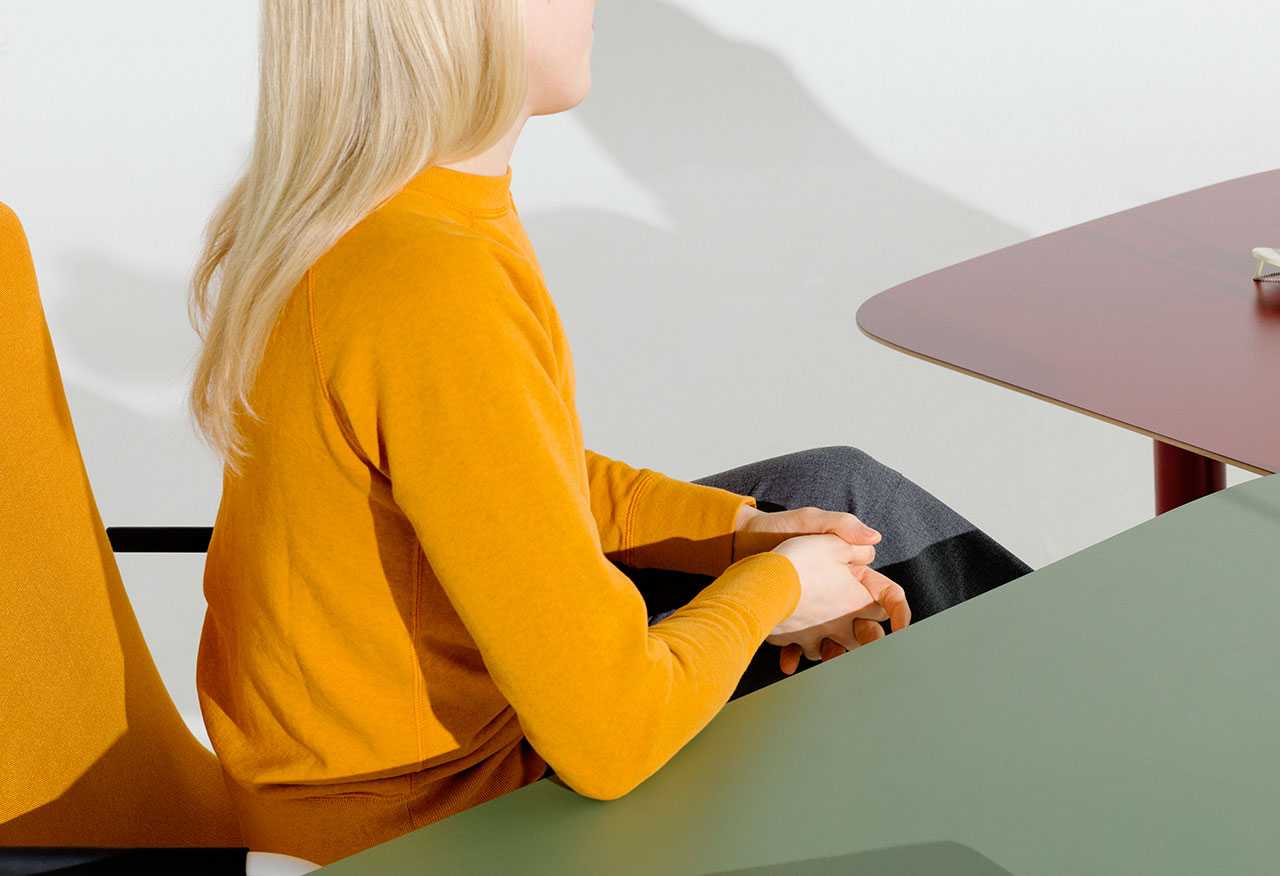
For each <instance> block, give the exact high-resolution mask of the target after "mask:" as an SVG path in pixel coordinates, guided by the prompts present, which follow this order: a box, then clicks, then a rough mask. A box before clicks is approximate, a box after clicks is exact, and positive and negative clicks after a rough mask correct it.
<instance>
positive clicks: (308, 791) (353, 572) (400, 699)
mask: <svg viewBox="0 0 1280 876" xmlns="http://www.w3.org/2000/svg"><path fill="white" fill-rule="evenodd" d="M510 183H511V169H510V167H508V169H507V173H506V174H505V175H504V176H483V175H477V174H470V173H462V172H460V171H455V170H451V169H447V168H442V167H430V168H428V169H427V170H425V171H424V172H423V173H421V174H420V175H418V176H417V177H416V178H415V179H414V180H413V181H412V182H411V183H410V184H409V185H408V186H407V187H406V188H405V189H404V190H403V191H402V192H400V193H399V194H398V195H396V196H395V197H394V198H392V199H391V200H390V201H388V202H386V203H385V204H384V205H383V206H382V207H380V208H379V209H377V210H376V211H374V212H373V213H372V214H370V215H369V216H368V217H367V218H365V219H364V220H363V221H362V222H361V223H360V224H359V225H357V226H356V227H355V228H354V229H352V230H351V231H350V232H348V233H347V234H346V235H345V236H344V237H343V238H342V239H341V240H340V241H339V242H338V243H337V245H336V246H334V247H333V248H332V249H331V250H330V251H329V252H328V253H326V254H325V255H324V256H323V257H322V258H321V259H319V261H317V263H316V264H315V265H314V266H313V267H312V269H311V270H310V272H309V273H308V274H307V275H306V277H305V278H304V280H303V281H302V282H301V283H300V284H299V285H298V287H297V288H296V289H295V290H294V293H293V294H292V296H291V297H290V299H289V301H288V303H287V304H286V306H285V308H284V310H283V311H282V313H281V316H280V319H279V322H278V323H277V325H276V327H275V330H274V332H273V334H272V337H271V341H270V344H269V346H268V349H267V352H266V355H265V357H264V359H263V362H262V365H261V368H260V371H259V372H258V375H257V377H256V379H255V383H254V387H253V390H252V393H251V396H250V399H251V402H252V404H253V406H254V407H255V409H256V410H257V411H258V412H259V413H260V414H261V415H262V417H263V421H262V422H260V423H259V422H255V421H252V420H250V419H249V418H247V417H245V416H243V415H242V416H241V419H240V422H241V426H242V428H243V429H244V432H245V435H246V438H247V440H248V446H249V447H250V449H251V452H252V457H251V459H250V460H249V462H248V463H247V465H246V467H245V470H244V473H243V475H241V476H239V477H237V476H235V475H233V474H232V473H231V472H230V470H229V469H228V470H226V471H224V478H223V493H222V501H221V505H220V507H219V510H218V515H217V520H216V524H215V527H214V533H213V541H212V543H211V545H210V548H209V554H208V561H207V566H206V572H205V579H204V585H205V587H204V589H205V596H206V599H207V600H208V611H207V614H206V617H205V623H204V629H203V633H202V636H201V642H200V652H199V661H198V671H197V680H198V688H199V696H200V704H201V708H202V710H203V714H204V719H205V722H206V724H207V726H208V730H209V735H210V738H211V740H212V742H213V745H214V748H215V750H216V751H217V754H218V755H219V758H220V759H221V762H222V765H223V768H224V770H225V772H226V776H227V778H228V779H229V782H228V784H229V785H230V786H231V791H232V795H233V797H234V798H235V800H236V802H237V804H238V807H239V812H240V817H241V820H242V822H243V827H244V831H245V834H246V841H247V842H248V844H249V845H251V846H252V847H253V848H255V849H259V850H266V851H280V852H287V853H292V854H296V855H301V856H303V857H306V858H310V859H312V860H315V861H317V862H320V863H328V862H330V861H332V860H335V859H336V858H338V857H342V856H345V855H346V854H349V853H352V852H354V851H357V850H358V849H361V848H364V847H366V846H369V845H373V844H375V843H377V842H380V841H383V840H386V839H389V838H391V837H394V836H396V835H398V834H401V833H405V832H407V831H409V830H411V829H413V828H415V827H420V826H423V825H425V824H428V823H430V822H432V821H435V820H437V819H439V818H443V817H445V816H447V815H450V814H452V813H455V812H458V811H459V810H462V809H465V808H467V807H469V806H473V805H475V804H477V803H480V802H482V801H485V800H488V799H490V798H492V797H495V796H497V795H499V794H502V793H505V792H507V791H510V790H513V789H515V788H518V787H520V786H522V785H525V784H527V783H529V782H532V781H534V780H536V779H538V778H540V777H541V776H543V775H544V773H545V772H546V768H547V764H548V763H549V764H550V765H551V767H552V768H554V770H555V772H556V773H557V774H558V775H559V776H560V777H561V779H562V780H563V781H564V782H565V783H566V784H567V785H569V786H570V787H571V788H573V789H574V790H575V791H577V792H579V793H581V794H584V795H586V796H589V797H594V798H598V799H602V800H606V799H612V798H616V797H618V796H621V795H623V794H625V793H627V792H628V791H629V790H631V789H632V788H634V787H635V786H636V785H637V784H639V783H640V782H642V781H643V780H644V779H645V778H647V777H648V776H650V775H651V774H652V773H653V772H654V771H655V770H657V769H658V768H659V767H661V766H662V765H663V764H664V763H666V762H667V761H668V760H669V759H670V758H671V757H672V756H673V755H674V754H675V753H676V752H677V751H679V750H680V748H681V747H682V746H684V745H685V744H686V743H687V742H688V741H689V740H690V739H691V738H692V737H693V736H694V735H696V734H697V733H698V732H699V731H700V730H701V729H702V728H703V727H704V726H705V725H706V724H707V722H708V721H710V720H711V718H712V717H713V716H714V715H715V714H716V712H717V711H718V710H719V709H720V708H721V707H722V706H723V705H724V704H725V703H726V702H727V700H728V698H729V696H730V694H731V693H732V692H733V689H734V687H735V685H736V683H737V681H738V679H739V678H740V677H741V675H742V673H743V671H744V670H745V668H746V666H747V663H748V662H749V660H750V658H751V655H752V654H753V653H754V651H755V650H756V648H757V647H758V646H759V645H760V644H761V642H763V640H764V638H765V636H766V635H767V634H768V631H769V630H770V629H771V628H772V627H774V626H775V625H776V624H778V623H779V622H780V621H781V620H783V619H784V618H785V617H787V616H788V615H789V614H790V613H791V612H792V611H793V610H794V608H795V605H796V603H797V601H798V600H799V594H800V587H799V578H798V575H797V573H796V570H795V567H794V566H793V565H792V564H791V562H790V560H788V559H787V558H786V557H784V556H782V555H780V554H777V553H772V552H770V553H762V554H756V555H753V556H749V557H745V558H743V559H741V560H738V561H737V562H736V563H731V560H732V545H733V522H734V518H735V517H736V515H737V513H738V510H739V508H740V507H741V505H742V504H743V503H746V504H749V505H752V506H754V505H755V501H754V499H752V498H751V497H750V496H741V495H738V494H735V493H732V492H728V491H726V490H721V489H718V488H714V487H709V486H704V485H700V484H692V483H688V482H685V481H681V480H677V479H674V478H670V477H667V476H665V475H663V474H661V473H660V472H657V471H655V470H653V469H648V468H632V467H630V466H628V465H627V464H625V463H623V462H621V461H619V460H616V459H611V458H609V457H607V456H604V455H602V454H599V453H596V452H593V451H591V450H587V449H585V448H584V446H583V439H582V429H581V425H580V423H579V419H578V415H577V411H576V408H575V404H574V371H573V363H572V359H571V356H570V351H569V344H568V341H567V339H566V337H565V334H564V331H563V329H562V327H561V323H560V320H559V317H558V315H557V313H556V308H555V306H554V304H553V303H552V300H551V297H550V295H549V294H548V292H547V288H546V285H545V283H544V281H543V277H542V273H541V270H540V268H539V266H538V262H537V259H536V258H535V255H534V252H533V248H532V246H531V245H530V243H529V240H528V238H527V237H526V235H525V232H524V230H523V228H522V226H521V223H520V218H519V215H518V213H517V211H516V207H515V204H514V203H513V200H512V197H511V191H510ZM604 294H607V292H606V293H604ZM611 558H613V559H617V560H619V561H621V562H624V563H627V564H630V565H632V566H637V567H655V568H669V569H678V570H684V571H689V572H698V573H702V574H706V575H711V576H716V577H715V580H714V581H713V582H712V583H711V584H710V585H709V586H708V587H707V588H706V589H705V590H703V591H702V593H700V594H699V595H698V596H697V597H696V598H695V599H694V600H693V601H692V602H690V603H689V604H688V605H687V606H685V607H683V608H681V609H680V610H679V611H677V612H675V613H674V614H673V615H671V616H670V617H668V618H666V619H664V620H663V621H661V622H659V623H658V624H655V625H654V626H652V627H650V626H648V624H647V615H646V611H645V604H644V600H643V598H642V597H641V596H640V594H639V592H638V591H637V590H636V589H635V587H634V585H633V584H632V582H631V581H630V579H628V578H627V576H626V575H625V574H623V572H622V571H621V570H619V569H618V568H616V567H615V566H614V565H613V564H612V563H611V562H610V559H611Z"/></svg>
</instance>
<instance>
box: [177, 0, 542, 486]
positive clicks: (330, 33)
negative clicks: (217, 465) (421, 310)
mask: <svg viewBox="0 0 1280 876" xmlns="http://www.w3.org/2000/svg"><path fill="white" fill-rule="evenodd" d="M520 2H521V0H263V5H262V33H261V70H260V78H261V81H260V86H259V96H258V119H257V130H256V133H255V138H254V144H253V152H252V156H251V157H250V160H249V164H248V168H247V169H246V170H245V172H244V173H243V175H242V176H241V177H240V179H239V180H238V181H237V182H236V184H235V186H234V187H233V189H232V191H231V193H230V195H228V196H227V198H226V199H225V200H224V201H223V202H222V204H221V205H219V207H218V209H217V211H216V212H215V213H214V215H213V218H212V219H211V220H210V222H209V226H208V228H207V230H206V238H205V245H204V249H203V252H202V254H201V256H200V260H199V264H198V266H197V268H196V271H195V276H194V278H193V281H192V288H191V297H190V301H189V307H188V315H189V317H190V319H191V323H192V325H193V326H194V327H195V329H196V331H197V333H198V334H199V335H200V337H201V339H202V340H203V342H204V343H203V347H202V349H201V352H200V356H199V359H198V361H197V363H196V369H195V373H194V376H193V379H192V387H191V393H190V396H189V399H188V401H189V405H190V411H191V413H192V414H193V416H194V418H195V421H196V423H197V425H198V429H199V431H200V432H201V433H202V434H203V436H204V438H205V440H206V441H207V442H208V443H209V444H210V445H211V446H212V447H213V448H214V449H215V450H216V451H217V452H218V453H219V455H220V456H221V457H222V459H223V461H224V462H225V463H226V464H227V465H228V466H230V467H231V468H232V470H234V471H236V472H237V473H239V472H240V466H239V461H240V459H241V458H243V457H244V456H245V454H246V450H245V447H244V443H243V438H244V436H243V435H242V434H241V433H240V432H239V430H238V429H237V427H236V416H237V405H242V406H243V409H244V411H245V413H247V414H248V415H249V416H251V417H254V418H255V419H260V418H259V417H258V415H257V412H256V411H254V410H253V409H252V407H251V406H250V404H249V398H248V396H249V393H250V390H251V388H252V385H253V379H254V376H255V374H256V372H257V370H258V366H259V364H260V362H261V359H262V356H263V353H264V352H265V350H266V346H267V341H268V340H269V339H270V336H271V332H272V329H273V327H274V325H275V323H276V320H277V318H278V316H279V314H280V311H281V309H282V308H283V306H284V304H285V302H286V300H287V299H288V297H289V295H290V294H291V292H292V291H293V289H294V288H295V287H296V286H297V284H298V282H299V281H300V280H301V279H302V278H303V276H304V275H305V274H306V271H307V270H308V268H310V266H311V265H312V264H313V263H314V262H315V261H316V259H318V258H319V257H320V256H321V255H323V254H324V253H325V252H326V251H327V250H328V249H329V248H331V247H332V246H333V245H334V244H335V243H336V242H337V241H338V239H339V238H340V237H342V235H344V234H345V233H346V232H347V231H349V230H350V229H351V228H352V226H354V225H355V224H356V223H357V222H359V221H360V220H361V219H363V218H364V217H365V216H367V215H368V214H369V213H370V212H372V211H373V210H374V209H376V208H377V207H378V205H379V204H381V203H382V202H383V201H385V200H386V199H387V198H389V197H391V196H392V195H394V194H396V193H397V192H398V191H400V190H401V189H402V188H403V187H404V186H405V184H407V183H408V182H409V180H410V179H412V177H413V176H414V175H416V174H417V173H419V172H420V171H421V170H423V169H424V168H425V167H426V166H427V165H429V164H447V163H452V162H454V161H459V160H462V159H463V158H466V157H469V156H471V155H474V154H476V153H477V152H482V151H484V150H485V149H487V148H489V147H490V146H491V145H493V144H494V143H496V142H497V141H498V140H499V139H500V138H501V137H502V136H503V134H505V133H506V132H507V131H508V130H509V129H510V128H511V126H512V125H513V124H514V123H515V122H516V120H517V118H518V116H519V113H520V111H521V109H522V107H523V104H524V101H525V97H526V90H527V88H528V80H527V75H528V73H527V69H526V64H525V30H524V18H523V14H522V10H521V7H520ZM215 280H216V285H217V287H218V294H217V296H216V298H215V296H214V295H213V288H214V285H215Z"/></svg>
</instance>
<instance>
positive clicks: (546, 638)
mask: <svg viewBox="0 0 1280 876" xmlns="http://www.w3.org/2000/svg"><path fill="white" fill-rule="evenodd" d="M451 246H452V250H451V252H450V255H449V258H448V259H447V260H441V259H438V258H435V259H434V260H428V259H404V260H401V262H400V264H401V272H400V273H399V275H397V276H395V277H393V278H392V279H390V280H388V282H387V283H386V284H385V285H386V286H387V288H386V289H385V290H380V300H379V301H378V302H377V303H376V304H373V305H370V307H369V309H368V315H367V317H365V318H367V319H368V321H369V323H370V326H371V327H370V328H369V331H368V332H367V333H366V338H365V341H364V343H363V344H362V346H361V347H360V349H361V350H362V351H363V352H362V354H361V355H362V356H363V360H364V362H365V364H364V365H353V364H352V363H351V362H347V363H346V365H345V366H344V369H345V370H346V372H347V380H348V382H349V381H350V372H351V369H352V368H353V367H355V368H357V369H364V370H365V371H366V377H365V379H364V380H362V381H361V383H364V384H365V385H367V386H368V387H369V389H368V391H369V392H371V393H372V394H373V397H374V401H375V404H376V408H377V415H376V423H377V432H378V443H379V444H380V445H381V446H380V447H379V448H378V456H377V458H379V459H380V460H381V464H382V465H384V466H385V474H386V476H387V477H388V478H389V480H390V483H391V492H392V496H393V498H394V500H395V502H396V503H397V505H398V506H399V507H400V508H401V509H402V511H403V512H404V514H405V515H406V516H407V518H408V520H409V521H410V523H411V524H412V526H413V528H414V530H415V531H416V534H417V537H418V540H419V542H420V543H421V546H422V549H423V552H424V553H425V555H426V557H427V561H428V563H429V564H430V567H431V569H432V570H433V571H434V573H435V575H436V577H437V578H438V579H439V581H440V582H441V585H442V587H443V588H444V590H445V592H446V593H447V595H448V597H449V599H450V601H451V603H452V604H453V606H454V608H455V610H456V611H457V613H458V615H459V617H460V619H461V620H462V622H463V624H464V625H465V626H466V628H467V631H468V632H469V634H470V635H471V637H472V639H473V640H474V641H475V644H476V646H477V647H478V649H479V651H480V654H481V657H482V658H483V660H484V664H485V666H486V668H487V670H488V672H489V674H490V675H491V677H492V678H493V681H494V683H495V684H496V685H497V687H498V689H499V690H500V691H501V693H502V694H503V696H504V697H505V698H506V699H507V701H508V702H510V703H511V705H512V707H513V708H514V709H515V712H516V714H517V716H518V717H519V720H520V724H521V727H522V729H523V731H524V733H525V735H526V737H527V738H528V740H529V742H530V743H531V744H532V745H533V747H534V749H535V750H536V751H537V752H538V753H539V754H540V755H541V756H542V757H543V758H544V759H545V760H546V761H547V762H548V763H549V764H550V765H551V766H552V768H553V769H554V770H555V771H556V773H558V774H559V775H560V777H561V778H562V779H563V780H564V781H565V782H566V783H567V784H568V785H569V786H570V787H571V788H573V789H574V790H575V791H577V792H578V793H581V794H584V795H586V796H589V797H594V798H598V799H613V798H616V797H619V796H622V795H623V794H626V793H627V792H628V791H630V790H631V789H632V788H634V787H635V786H636V785H638V784H639V783H640V782H642V781H643V780H644V779H646V778H647V777H648V776H650V775H651V774H652V773H653V772H655V771H656V770H657V769H658V768H659V767H661V766H662V765H663V764H664V763H666V762H667V760H669V759H670V758H671V757H672V756H673V755H674V754H675V753H676V752H677V751H678V750H679V749H680V748H681V747H682V746H684V745H685V744H686V743H687V742H688V741H689V740H690V739H691V738H693V737H694V736H695V735H696V734H697V733H698V732H699V731H700V730H701V729H702V728H703V727H704V726H705V725H706V724H707V723H708V722H709V721H710V720H711V718H712V717H713V716H714V715H715V714H716V712H717V711H719V709H720V708H721V707H722V706H723V705H724V704H725V703H726V702H727V701H728V698H729V696H730V694H731V693H732V692H733V689H734V687H735V686H736V684H737V682H738V680H739V678H740V677H741V675H742V673H743V671H745V669H746V666H747V664H748V662H749V661H750V659H751V656H752V655H753V653H754V652H755V650H756V649H757V648H758V647H759V645H760V643H761V642H763V641H764V639H765V637H766V636H767V635H768V632H769V630H770V629H772V628H773V627H774V626H776V625H777V624H778V623H779V622H780V621H782V620H783V619H784V618H785V617H786V616H788V615H789V614H790V613H791V612H792V611H793V610H794V608H795V605H796V603H797V602H798V600H799V596H800V583H799V577H798V573H797V572H796V569H795V567H794V566H793V565H792V563H791V562H790V560H788V559H787V558H786V557H784V556H782V555H781V554H777V553H772V552H766V553H760V554H753V555H751V556H748V557H744V558H743V559H742V560H740V561H738V562H737V563H734V564H733V565H731V566H729V567H728V568H726V569H725V570H724V572H723V574H721V575H720V576H719V577H718V578H716V579H715V580H714V581H713V582H712V583H711V584H709V585H708V586H707V587H706V588H705V589H704V590H703V591H702V592H701V593H700V594H699V595H698V596H697V597H696V598H695V599H693V600H692V601H691V602H690V603H688V604H687V605H686V606H684V607H682V608H681V609H680V610H678V611H677V612H675V613H674V614H673V615H671V616H669V617H668V618H666V619H664V620H663V621H662V622H660V623H658V624H655V625H654V626H652V627H650V626H648V622H647V615H646V611H645V605H644V600H643V598H642V597H641V595H640V593H639V591H637V590H636V588H635V586H634V585H633V584H632V582H631V580H630V579H629V578H628V577H627V576H626V575H625V574H623V572H622V571H621V570H619V569H618V568H617V567H616V566H614V565H613V564H612V563H611V562H610V561H609V559H608V558H607V557H606V556H605V553H604V550H603V545H602V542H601V539H600V533H599V530H598V528H597V524H596V520H595V519H594V518H593V515H592V504H591V496H590V493H589V484H588V478H587V471H586V466H585V465H584V450H583V448H582V447H581V443H580V442H581V439H580V437H578V432H577V430H576V427H575V421H574V420H573V418H572V417H571V413H570V409H569V408H568V407H567V404H566V402H565V400H564V398H563V396H562V394H561V392H560V391H559V388H558V386H557V384H556V381H555V379H554V377H553V375H555V374H556V373H557V364H558V363H557V361H556V355H555V351H554V346H553V344H552V343H551V337H550V335H549V333H548V330H547V328H546V327H545V325H544V323H543V322H542V321H541V320H540V319H539V318H538V316H537V314H538V312H539V310H540V308H539V307H538V306H536V301H534V302H530V301H527V300H526V299H525V298H524V297H522V294H521V292H520V289H519V288H518V286H517V283H516V282H515V281H514V280H513V276H512V272H511V270H512V269H510V268H508V266H506V265H505V264H504V263H503V261H502V260H501V259H500V258H499V257H498V255H497V253H495V252H494V250H493V249H492V248H491V247H490V246H489V245H488V244H487V242H483V241H478V240H471V239H467V238H459V239H457V240H456V241H454V243H453V244H451ZM422 263H425V267H423V268H418V267H416V265H418V264H422ZM383 293H384V294H383ZM531 294H534V293H531ZM343 403H344V404H350V403H351V400H345V401H344V402H343ZM635 486H637V485H633V488H634V487H635ZM638 487H639V488H640V490H643V489H644V484H643V483H640V484H638ZM651 487H653V488H656V490H657V492H655V493H654V494H653V495H655V496H660V495H661V492H660V491H661V489H662V484H661V482H660V481H655V482H654V483H653V484H652V485H651ZM637 492H638V494H639V496H640V498H641V499H642V500H643V492H639V491H637ZM728 511H729V507H728V503H726V504H725V505H724V506H719V508H718V510H715V511H709V512H707V513H708V519H712V518H720V519H716V520H714V523H715V524H717V525H720V526H723V525H724V524H723V519H722V518H724V517H727V516H728ZM644 526H645V527H649V526H651V524H648V523H646V524H644ZM636 531H637V532H638V533H639V535H640V536H642V537H644V536H647V534H648V533H649V532H650V529H648V528H645V529H641V530H636Z"/></svg>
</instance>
